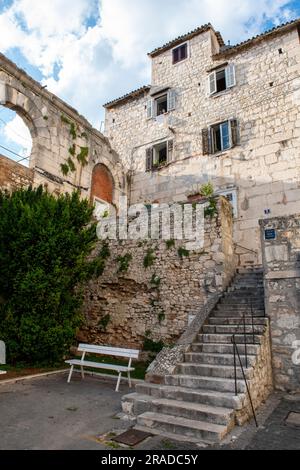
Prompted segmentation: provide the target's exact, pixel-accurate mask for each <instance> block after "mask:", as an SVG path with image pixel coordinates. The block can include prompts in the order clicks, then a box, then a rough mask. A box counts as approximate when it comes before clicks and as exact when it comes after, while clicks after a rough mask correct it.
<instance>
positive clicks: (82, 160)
mask: <svg viewBox="0 0 300 470" xmlns="http://www.w3.org/2000/svg"><path fill="white" fill-rule="evenodd" d="M61 121H62V122H63V123H64V124H66V125H68V126H69V134H70V138H71V139H72V140H73V141H74V140H76V139H77V137H80V138H82V139H83V138H84V139H86V140H87V139H88V135H87V133H86V132H81V133H80V134H79V132H80V129H79V127H78V126H77V127H76V125H75V123H74V122H72V121H70V119H68V118H67V117H66V116H64V115H62V116H61ZM88 156H89V148H88V147H82V146H79V145H77V144H76V143H75V142H73V144H72V145H71V146H70V147H69V156H68V158H67V160H66V162H65V163H62V164H61V165H60V169H61V172H62V174H63V175H64V176H67V175H68V174H69V173H74V172H75V171H76V160H77V162H78V163H79V164H80V165H81V166H82V167H85V166H86V165H87V164H88Z"/></svg>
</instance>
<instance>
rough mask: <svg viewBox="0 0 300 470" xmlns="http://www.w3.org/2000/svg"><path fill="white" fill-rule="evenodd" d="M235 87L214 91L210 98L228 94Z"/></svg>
mask: <svg viewBox="0 0 300 470" xmlns="http://www.w3.org/2000/svg"><path fill="white" fill-rule="evenodd" d="M232 88H233V87H230V88H227V89H226V90H223V91H219V92H218V93H214V94H213V95H210V98H219V96H224V95H227V94H228V93H230V92H231V90H232Z"/></svg>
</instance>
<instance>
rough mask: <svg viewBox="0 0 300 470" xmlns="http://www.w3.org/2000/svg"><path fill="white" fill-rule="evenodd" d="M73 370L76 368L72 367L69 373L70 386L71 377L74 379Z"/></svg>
mask: <svg viewBox="0 0 300 470" xmlns="http://www.w3.org/2000/svg"><path fill="white" fill-rule="evenodd" d="M73 369H74V366H71V369H70V373H69V377H68V384H69V383H70V382H71V377H72V374H73Z"/></svg>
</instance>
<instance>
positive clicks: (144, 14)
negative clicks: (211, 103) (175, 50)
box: [0, 0, 300, 156]
mask: <svg viewBox="0 0 300 470" xmlns="http://www.w3.org/2000/svg"><path fill="white" fill-rule="evenodd" d="M297 17H300V0H298V1H285V0H231V1H230V2H229V1H228V0H214V1H213V2H212V1H211V0H43V1H39V0H0V31H1V34H0V52H2V53H3V54H5V55H6V56H8V57H9V58H10V59H11V60H13V61H14V62H16V63H17V64H18V65H19V66H20V67H22V68H24V69H25V70H26V71H27V73H29V74H30V75H32V76H33V77H34V78H35V79H36V80H38V81H40V82H41V83H43V84H44V85H47V87H48V89H49V90H50V91H52V92H54V93H56V94H57V95H59V96H60V97H61V98H63V99H64V100H66V101H67V102H68V103H70V104H71V105H72V106H74V107H75V108H77V109H78V110H79V112H81V113H82V114H83V115H85V116H86V117H87V118H88V119H89V120H90V121H91V122H92V123H93V124H94V126H95V127H97V128H99V127H100V124H101V121H102V120H103V108H102V105H103V103H105V102H107V101H110V100H111V99H113V98H116V97H118V96H121V95H123V94H125V93H126V92H128V91H130V90H133V89H136V88H138V87H139V86H142V85H144V84H148V83H149V82H150V61H149V59H148V57H147V52H149V51H151V50H152V49H154V48H155V47H158V46H160V45H162V44H164V43H165V42H167V41H169V40H171V39H173V38H175V37H177V36H179V35H181V34H184V33H186V32H188V31H191V30H192V29H195V28H196V27H198V26H200V25H202V24H205V23H207V22H211V23H212V24H213V25H214V27H215V28H216V29H217V30H219V31H220V32H221V33H222V35H223V37H224V40H225V42H227V41H228V40H230V42H231V44H234V43H237V42H240V41H242V40H245V39H247V38H249V37H252V36H254V35H256V34H259V33H260V32H262V31H265V30H267V29H269V28H271V27H273V26H278V25H279V24H281V23H282V22H286V21H290V20H292V19H295V18H297ZM0 119H1V120H0V145H3V146H6V147H8V148H10V149H12V150H14V151H16V153H19V154H21V156H23V155H26V154H27V153H28V152H29V153H30V147H28V138H29V140H30V137H29V135H28V131H27V129H26V128H25V127H24V125H23V122H22V121H21V120H20V118H16V117H15V116H14V115H13V113H12V112H11V111H9V110H6V109H4V108H1V107H0ZM3 121H4V123H3ZM5 123H8V124H5ZM0 152H1V153H4V154H7V155H9V153H7V152H5V151H4V150H3V149H1V147H0Z"/></svg>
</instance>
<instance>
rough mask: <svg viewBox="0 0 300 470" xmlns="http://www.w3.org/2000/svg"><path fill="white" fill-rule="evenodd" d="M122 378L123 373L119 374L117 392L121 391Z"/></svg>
mask: <svg viewBox="0 0 300 470" xmlns="http://www.w3.org/2000/svg"><path fill="white" fill-rule="evenodd" d="M121 376H122V372H119V377H118V382H117V386H116V392H118V391H119V387H120V382H121Z"/></svg>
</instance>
